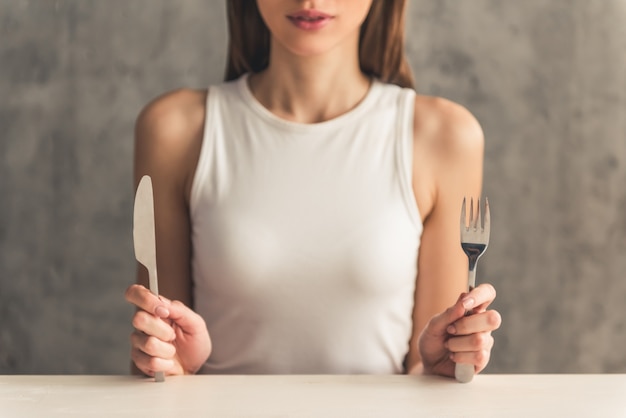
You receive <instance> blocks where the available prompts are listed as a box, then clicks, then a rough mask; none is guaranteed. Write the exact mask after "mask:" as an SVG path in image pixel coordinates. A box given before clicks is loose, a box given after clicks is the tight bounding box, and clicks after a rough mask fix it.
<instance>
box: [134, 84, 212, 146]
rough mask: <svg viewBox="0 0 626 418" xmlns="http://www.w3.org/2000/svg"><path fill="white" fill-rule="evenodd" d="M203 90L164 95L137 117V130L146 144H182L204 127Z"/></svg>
mask: <svg viewBox="0 0 626 418" xmlns="http://www.w3.org/2000/svg"><path fill="white" fill-rule="evenodd" d="M205 102H206V90H205V91H202V90H191V89H180V90H175V91H171V92H168V93H165V94H163V95H161V96H159V97H157V98H155V99H154V100H152V101H151V102H150V103H148V104H147V105H146V106H145V107H144V108H143V109H142V110H141V112H140V113H139V116H138V117H137V121H136V125H135V127H136V130H137V133H139V134H149V135H148V136H147V137H146V138H143V137H142V138H140V139H145V140H148V141H159V142H162V141H165V142H167V141H171V140H174V139H177V140H178V141H180V140H184V139H185V138H187V137H188V136H189V134H191V133H196V132H197V131H198V130H199V129H201V128H202V125H203V124H204V109H205Z"/></svg>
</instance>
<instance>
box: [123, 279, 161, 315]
mask: <svg viewBox="0 0 626 418" xmlns="http://www.w3.org/2000/svg"><path fill="white" fill-rule="evenodd" d="M124 296H125V298H126V300H127V301H128V302H130V303H132V304H133V305H135V306H137V307H138V308H139V309H143V310H144V311H146V312H150V313H152V314H154V315H156V316H158V317H161V318H167V316H168V315H169V305H170V304H171V302H170V301H169V300H167V299H166V298H164V297H159V296H156V295H155V294H154V293H152V292H151V291H150V290H149V289H146V288H145V287H144V286H142V285H140V284H133V285H131V286H129V287H128V289H126V293H125V295H124Z"/></svg>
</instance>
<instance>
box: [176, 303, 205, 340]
mask: <svg viewBox="0 0 626 418" xmlns="http://www.w3.org/2000/svg"><path fill="white" fill-rule="evenodd" d="M168 308H169V311H170V312H169V316H168V319H170V320H171V321H173V322H174V323H176V325H178V326H179V327H180V328H181V329H182V331H183V332H184V333H186V334H196V333H198V332H201V331H203V330H205V329H206V327H205V325H204V320H203V319H202V317H201V316H200V315H198V314H197V313H196V312H194V311H193V310H192V309H190V308H189V307H187V306H186V305H185V304H184V303H182V302H180V301H177V300H174V301H172V304H171V305H170V306H168Z"/></svg>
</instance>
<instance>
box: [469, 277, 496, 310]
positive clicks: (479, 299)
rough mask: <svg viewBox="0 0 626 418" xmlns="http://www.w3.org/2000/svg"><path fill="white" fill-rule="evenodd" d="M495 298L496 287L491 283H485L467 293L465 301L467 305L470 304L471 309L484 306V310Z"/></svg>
mask: <svg viewBox="0 0 626 418" xmlns="http://www.w3.org/2000/svg"><path fill="white" fill-rule="evenodd" d="M495 298H496V289H495V288H494V287H493V286H492V285H490V284H489V283H483V284H481V285H479V286H477V287H475V288H474V289H472V290H471V291H470V292H469V293H468V294H467V295H465V297H464V298H463V303H464V304H465V306H469V307H470V308H469V309H476V310H478V309H479V308H482V309H483V310H484V309H485V308H486V307H487V306H489V304H491V302H493V300H494V299H495Z"/></svg>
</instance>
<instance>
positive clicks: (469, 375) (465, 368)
mask: <svg viewBox="0 0 626 418" xmlns="http://www.w3.org/2000/svg"><path fill="white" fill-rule="evenodd" d="M454 377H455V378H456V380H457V382H460V383H469V382H471V381H472V379H473V378H474V365H473V364H466V363H457V364H456V365H455V366H454Z"/></svg>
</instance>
